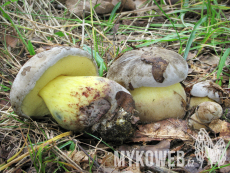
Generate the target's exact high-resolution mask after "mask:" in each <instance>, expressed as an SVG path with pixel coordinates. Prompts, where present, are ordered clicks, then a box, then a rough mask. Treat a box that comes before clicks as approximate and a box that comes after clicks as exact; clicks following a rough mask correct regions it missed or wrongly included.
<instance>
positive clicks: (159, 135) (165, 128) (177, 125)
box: [131, 118, 197, 142]
mask: <svg viewBox="0 0 230 173" xmlns="http://www.w3.org/2000/svg"><path fill="white" fill-rule="evenodd" d="M138 128H139V131H137V132H136V134H135V136H134V137H133V138H132V139H131V140H132V141H134V142H140V141H152V140H163V139H181V140H191V139H192V138H196V137H197V133H196V132H195V131H191V130H190V129H189V128H188V126H187V122H186V121H185V120H179V119H173V118H170V119H167V120H163V121H159V122H156V123H151V124H146V125H140V126H138Z"/></svg>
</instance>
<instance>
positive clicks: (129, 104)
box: [116, 91, 135, 113]
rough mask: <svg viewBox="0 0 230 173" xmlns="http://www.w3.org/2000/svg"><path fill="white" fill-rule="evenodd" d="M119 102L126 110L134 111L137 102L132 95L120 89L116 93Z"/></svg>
mask: <svg viewBox="0 0 230 173" xmlns="http://www.w3.org/2000/svg"><path fill="white" fill-rule="evenodd" d="M116 100H117V104H118V105H119V106H121V107H122V108H123V109H124V110H125V111H126V112H128V113H132V112H133V109H134V107H135V102H134V100H133V98H132V96H131V95H130V94H128V93H126V92H124V91H119V92H117V94H116Z"/></svg>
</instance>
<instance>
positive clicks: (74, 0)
mask: <svg viewBox="0 0 230 173" xmlns="http://www.w3.org/2000/svg"><path fill="white" fill-rule="evenodd" d="M97 4H100V5H99V6H98V7H96V8H95V11H96V13H97V14H107V13H110V12H111V11H112V10H113V8H114V5H113V3H112V0H92V6H93V7H94V6H95V5H97ZM66 6H67V8H68V9H69V10H70V11H72V12H73V13H75V14H76V15H78V16H79V17H83V8H84V4H83V1H79V0H67V1H66ZM89 14H90V2H89V1H86V2H85V15H86V16H88V15H89Z"/></svg>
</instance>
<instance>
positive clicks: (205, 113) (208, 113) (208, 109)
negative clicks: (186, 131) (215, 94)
mask: <svg viewBox="0 0 230 173" xmlns="http://www.w3.org/2000/svg"><path fill="white" fill-rule="evenodd" d="M222 113H223V109H222V107H221V106H220V105H219V104H218V103H215V102H210V101H208V102H203V103H201V104H199V105H198V106H197V108H196V111H195V113H194V114H193V115H192V116H191V118H190V119H189V122H188V123H189V126H190V127H193V128H194V129H197V130H199V129H201V128H205V129H207V127H206V126H208V125H209V123H211V121H212V120H216V119H218V118H220V117H221V115H222ZM194 120H195V121H194Z"/></svg>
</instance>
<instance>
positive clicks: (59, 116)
mask: <svg viewBox="0 0 230 173" xmlns="http://www.w3.org/2000/svg"><path fill="white" fill-rule="evenodd" d="M53 114H54V116H55V117H56V118H58V119H59V120H62V116H61V115H60V114H59V113H57V112H54V113H53Z"/></svg>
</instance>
